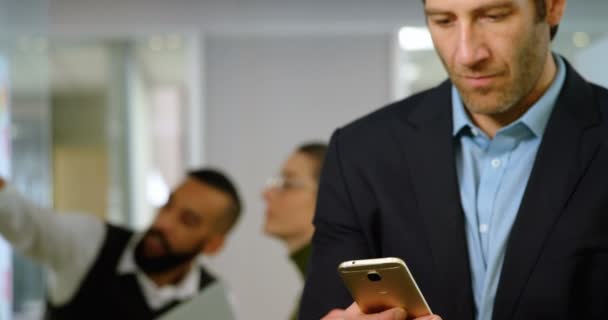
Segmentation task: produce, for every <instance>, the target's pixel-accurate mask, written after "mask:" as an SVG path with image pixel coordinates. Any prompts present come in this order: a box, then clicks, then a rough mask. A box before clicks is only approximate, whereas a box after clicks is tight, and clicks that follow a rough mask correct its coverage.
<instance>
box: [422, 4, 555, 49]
mask: <svg viewBox="0 0 608 320" xmlns="http://www.w3.org/2000/svg"><path fill="white" fill-rule="evenodd" d="M422 3H426V0H422ZM534 3H535V4H536V14H537V19H538V20H537V21H539V22H540V21H542V20H543V19H545V18H546V17H547V6H546V5H545V0H534ZM558 28H559V25H555V26H553V27H551V40H553V38H555V35H556V34H557V29H558Z"/></svg>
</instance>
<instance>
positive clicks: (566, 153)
mask: <svg viewBox="0 0 608 320" xmlns="http://www.w3.org/2000/svg"><path fill="white" fill-rule="evenodd" d="M598 120H599V110H598V109H597V105H596V101H595V99H594V97H593V92H592V88H591V86H590V85H589V84H587V83H586V82H585V81H584V80H583V79H582V78H581V77H580V76H579V75H578V74H576V72H575V71H574V70H573V69H572V68H571V67H569V66H568V69H567V78H566V82H565V83H564V89H563V90H562V93H561V94H560V96H559V98H558V101H557V103H556V105H555V108H554V111H553V113H552V115H551V118H550V120H549V123H548V125H547V128H546V131H545V134H544V137H543V141H542V142H541V145H540V147H539V150H538V153H537V156H536V160H535V163H534V167H533V169H532V173H531V175H530V178H529V180H528V185H527V186H526V192H525V194H524V198H523V199H522V203H521V205H520V208H519V212H518V215H517V218H516V220H515V223H514V225H513V229H512V231H511V235H510V238H509V241H508V244H507V251H506V254H505V260H504V264H503V269H502V274H501V278H500V283H499V287H498V292H497V295H496V299H495V303H494V314H493V319H495V320H506V319H512V317H513V315H514V312H515V310H516V307H517V303H518V301H519V299H520V297H521V294H522V292H523V289H524V287H525V285H526V283H527V281H528V279H529V277H530V275H531V273H532V270H533V269H534V266H535V264H536V262H537V260H538V258H539V256H540V253H541V251H542V249H543V246H544V244H545V241H546V239H547V237H548V235H549V233H550V232H551V230H552V228H553V226H554V225H555V223H556V221H557V219H558V218H559V215H560V213H561V211H562V210H561V209H562V208H563V207H564V205H565V204H566V202H567V199H568V198H569V197H570V194H571V193H572V192H573V190H574V189H575V188H574V187H575V186H576V183H577V181H578V180H579V179H580V177H581V175H582V173H583V171H584V169H585V168H586V166H587V165H588V163H589V162H590V160H591V159H592V158H593V155H594V153H595V150H597V147H598V146H599V141H600V140H599V139H593V138H586V137H585V135H584V133H585V132H586V129H587V128H589V127H590V126H592V125H594V124H596V123H597V122H598Z"/></svg>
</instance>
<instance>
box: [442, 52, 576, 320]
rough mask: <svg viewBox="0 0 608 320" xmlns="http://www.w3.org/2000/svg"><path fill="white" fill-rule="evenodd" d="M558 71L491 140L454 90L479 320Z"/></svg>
mask: <svg viewBox="0 0 608 320" xmlns="http://www.w3.org/2000/svg"><path fill="white" fill-rule="evenodd" d="M554 58H555V61H556V64H557V75H556V77H555V79H554V80H553V83H552V84H551V86H550V87H549V89H548V90H547V91H546V92H545V94H544V95H543V96H542V97H541V98H540V100H538V102H536V103H535V104H534V105H533V106H532V107H531V108H530V109H529V110H528V111H527V112H526V113H525V114H524V115H523V116H522V117H521V118H519V119H518V120H516V121H515V122H513V123H511V124H510V125H508V126H506V127H504V128H502V129H500V130H499V131H498V132H497V134H496V136H495V137H494V139H490V138H489V137H488V136H487V135H486V134H484V132H483V131H481V130H480V129H479V128H478V127H476V126H475V125H474V124H473V122H472V121H471V119H470V118H469V115H468V114H467V113H466V111H465V109H464V105H463V103H462V100H461V98H460V94H459V93H458V90H456V88H455V87H453V88H452V108H453V121H454V131H453V134H454V143H455V159H456V170H457V173H458V182H459V186H460V199H461V202H462V207H463V210H464V214H465V222H466V225H465V231H466V236H467V246H468V250H469V261H470V265H471V280H472V287H473V295H474V299H475V306H476V308H477V320H490V319H491V318H492V311H493V309H494V298H495V296H496V289H497V287H498V282H499V279H500V274H501V271H502V265H503V261H504V257H505V252H506V245H507V239H508V237H509V234H510V232H511V228H512V226H513V223H514V222H515V218H516V217H517V212H518V211H519V205H520V203H521V200H522V197H523V194H524V190H525V188H526V185H527V183H528V178H529V176H530V172H531V171H532V165H533V164H534V159H535V157H536V152H537V150H538V146H539V145H540V142H541V140H542V137H543V133H544V131H545V127H546V126H547V122H548V121H549V117H550V115H551V112H552V110H553V106H554V104H555V102H556V100H557V98H558V96H559V93H560V91H561V88H562V86H563V84H564V81H565V78H566V67H565V63H564V61H563V60H562V58H560V57H559V56H557V55H555V56H554Z"/></svg>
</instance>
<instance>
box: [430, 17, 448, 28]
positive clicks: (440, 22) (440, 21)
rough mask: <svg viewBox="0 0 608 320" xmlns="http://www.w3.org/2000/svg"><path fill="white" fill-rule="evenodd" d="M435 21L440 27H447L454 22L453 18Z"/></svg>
mask: <svg viewBox="0 0 608 320" xmlns="http://www.w3.org/2000/svg"><path fill="white" fill-rule="evenodd" d="M433 23H434V24H435V25H438V26H440V27H447V26H448V25H450V23H452V20H451V19H434V20H433Z"/></svg>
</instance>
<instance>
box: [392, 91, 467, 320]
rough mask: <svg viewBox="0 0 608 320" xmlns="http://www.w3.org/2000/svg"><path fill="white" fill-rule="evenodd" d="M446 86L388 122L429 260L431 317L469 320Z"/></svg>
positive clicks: (462, 221)
mask: <svg viewBox="0 0 608 320" xmlns="http://www.w3.org/2000/svg"><path fill="white" fill-rule="evenodd" d="M450 88H451V84H450V83H449V82H445V83H444V84H442V85H441V86H440V87H438V88H437V89H435V90H433V91H432V92H431V93H429V94H427V95H426V96H425V97H423V98H422V101H421V103H419V104H418V105H417V107H415V109H414V110H412V111H411V112H407V111H406V110H404V112H403V114H402V115H401V116H400V118H399V119H395V121H394V122H393V126H392V128H393V130H392V131H393V133H394V135H395V137H396V139H397V140H398V141H399V143H400V150H402V151H403V153H404V158H405V163H407V165H408V169H409V174H410V176H411V179H412V184H413V186H414V190H415V193H416V194H415V196H416V201H417V204H418V208H419V212H420V214H421V215H423V219H424V222H425V228H426V230H425V231H426V234H427V235H428V241H429V244H430V247H431V252H430V254H431V255H432V258H433V272H432V274H433V276H434V277H435V278H434V279H433V283H434V286H433V292H432V293H430V294H428V293H427V298H428V299H429V304H430V306H431V308H432V309H433V312H435V313H437V314H440V315H441V316H442V317H444V318H445V319H473V311H474V306H473V295H472V289H471V280H470V268H469V260H468V253H467V246H466V236H465V231H464V226H465V222H464V215H463V212H462V208H461V205H460V196H459V195H460V192H459V187H458V180H457V175H456V167H455V161H454V152H453V139H452V116H451V95H450Z"/></svg>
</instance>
